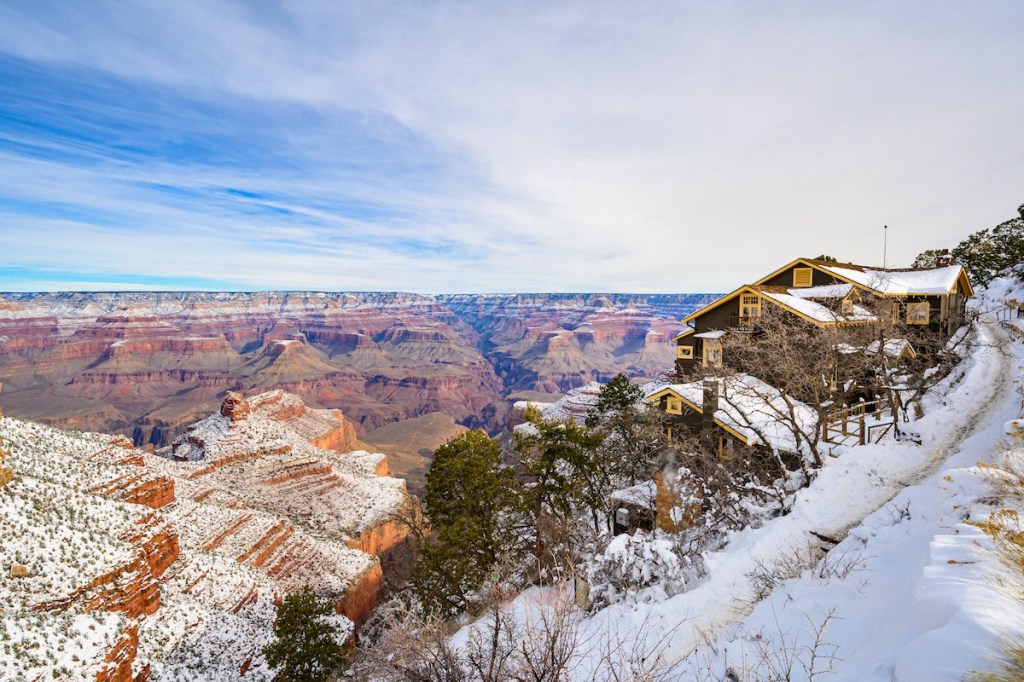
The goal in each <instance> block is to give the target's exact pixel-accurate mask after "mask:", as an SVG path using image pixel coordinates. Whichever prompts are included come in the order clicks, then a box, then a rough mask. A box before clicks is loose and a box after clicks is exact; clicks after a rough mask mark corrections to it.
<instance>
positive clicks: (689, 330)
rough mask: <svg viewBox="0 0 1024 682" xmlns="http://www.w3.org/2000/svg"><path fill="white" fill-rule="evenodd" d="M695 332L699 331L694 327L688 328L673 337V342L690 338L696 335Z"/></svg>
mask: <svg viewBox="0 0 1024 682" xmlns="http://www.w3.org/2000/svg"><path fill="white" fill-rule="evenodd" d="M695 331H697V330H696V329H694V328H693V327H687V328H686V329H684V330H683V331H681V332H679V333H678V334H676V335H675V336H674V337H672V340H673V341H678V340H679V339H682V338H685V337H687V336H689V335H690V334H692V333H694V332H695Z"/></svg>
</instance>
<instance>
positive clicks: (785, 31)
mask: <svg viewBox="0 0 1024 682" xmlns="http://www.w3.org/2000/svg"><path fill="white" fill-rule="evenodd" d="M147 5H148V6H146V7H141V6H137V7H123V6H121V5H118V6H116V7H114V6H112V5H107V4H104V3H97V4H95V5H94V4H90V5H88V6H84V5H83V6H79V7H77V8H74V7H70V6H69V7H65V6H64V5H61V6H60V10H59V12H58V11H56V10H53V9H52V8H51V9H50V10H47V9H46V8H41V9H38V10H37V14H36V16H35V17H26V15H24V14H23V13H20V12H19V13H15V12H14V11H13V10H11V9H6V10H4V9H2V8H0V45H2V46H4V48H5V49H6V50H7V51H9V52H11V53H14V54H18V55H21V56H25V57H29V58H32V59H39V60H52V61H57V62H62V63H73V64H76V65H83V66H89V67H94V68H97V69H101V70H105V71H109V72H111V73H114V74H117V75H119V76H122V77H127V78H133V79H141V80H144V81H148V82H155V83H161V84H165V85H169V86H173V87H175V88H182V89H185V90H187V91H189V92H191V93H193V95H195V96H201V97H203V98H208V99H211V100H219V99H224V98H230V97H237V96H243V97H249V98H253V99H254V100H256V101H263V102H267V103H281V102H294V103H297V104H301V105H303V106H309V107H314V108H315V109H316V110H318V111H320V112H322V113H324V114H325V115H327V116H330V115H331V113H332V112H353V111H355V112H363V113H365V114H366V115H367V116H370V117H372V116H375V115H383V116H385V117H387V118H390V119H394V120H396V121H398V122H400V123H401V124H402V125H404V126H406V127H407V128H408V129H410V130H411V131H413V132H415V133H416V134H417V135H419V136H422V137H424V138H426V139H428V140H432V141H434V143H435V144H436V146H437V150H438V152H439V153H443V154H445V155H448V156H450V158H452V159H458V160H459V167H460V168H462V169H463V170H462V171H461V172H463V173H474V174H478V175H475V176H472V177H464V178H462V179H464V180H465V183H464V184H460V183H459V182H458V180H459V178H452V179H449V180H447V181H445V182H444V183H442V184H441V185H439V186H437V187H431V188H417V187H405V188H403V189H402V191H400V192H395V187H394V185H393V184H389V185H386V186H382V185H378V184H376V182H377V180H378V178H368V179H367V182H366V184H365V186H361V187H355V188H354V187H353V186H352V184H351V183H352V181H353V178H352V177H351V176H344V177H340V176H339V177H336V178H333V179H332V178H317V177H302V178H297V179H295V180H294V182H295V185H296V187H297V191H294V192H293V193H292V194H293V195H294V196H297V197H299V201H298V203H297V205H295V206H293V208H295V209H296V210H299V211H307V212H309V213H310V214H311V215H312V217H315V218H316V219H317V220H318V221H322V222H323V225H321V226H319V227H316V228H313V227H296V226H294V225H293V226H287V229H282V230H281V231H280V232H277V233H276V236H277V237H278V238H280V239H283V240H284V241H285V242H287V243H296V242H297V241H299V240H314V241H315V240H317V239H322V240H323V241H324V245H323V246H322V247H320V246H319V245H317V248H316V249H315V250H316V251H318V253H317V254H315V255H312V254H310V253H307V252H302V253H300V252H297V251H292V252H289V251H287V250H286V251H283V252H280V253H276V254H275V256H274V259H273V261H272V262H267V261H266V260H265V259H262V256H261V252H260V251H259V249H257V248H255V247H254V246H253V245H251V244H246V243H244V242H243V243H238V242H235V241H232V239H234V237H237V236H238V235H239V234H245V233H246V232H247V231H249V230H251V231H249V232H248V237H249V238H250V239H251V240H255V238H256V237H257V235H258V236H260V237H262V238H266V237H268V236H274V235H275V232H274V230H275V228H274V226H273V224H268V223H258V224H249V223H246V222H244V221H241V220H240V219H239V218H238V217H237V216H217V220H218V227H217V228H216V229H214V228H212V227H211V226H209V225H194V224H191V223H190V222H189V221H194V218H195V216H194V215H188V214H187V213H185V212H181V211H178V210H176V208H175V207H174V206H168V205H160V206H153V205H151V204H150V203H149V202H151V201H152V199H151V198H150V197H146V196H139V195H134V194H127V195H126V194H125V193H124V192H122V191H116V192H115V191H111V190H109V189H107V190H104V188H103V187H88V185H89V184H90V183H89V180H88V178H86V177H84V176H83V177H82V178H81V181H82V182H83V183H84V184H83V188H85V187H88V189H87V190H86V189H83V191H82V194H83V196H82V197H80V198H79V200H81V201H87V200H90V201H94V202H98V203H102V205H103V206H104V207H106V208H108V209H109V210H111V211H126V212H129V213H131V214H132V215H137V216H139V217H141V218H145V219H146V220H151V221H153V223H154V224H155V225H158V226H162V227H160V228H159V229H157V230H155V232H157V234H155V235H153V236H152V240H153V241H148V242H147V241H146V240H145V239H142V238H140V241H139V242H138V243H137V244H136V243H134V242H133V240H122V239H120V238H118V239H117V241H118V243H117V244H112V245H111V248H114V249H116V251H117V254H118V258H112V259H111V260H112V261H115V262H114V263H111V265H110V267H116V262H123V261H119V258H128V259H130V252H129V251H128V248H129V247H144V246H145V244H147V243H148V244H158V245H159V246H158V247H157V248H159V249H160V250H161V252H166V251H164V249H171V252H172V253H173V248H174V247H173V245H172V244H168V243H166V242H168V241H169V240H170V239H171V238H170V236H169V235H170V234H173V229H174V226H175V225H176V224H188V226H189V234H190V235H192V236H191V237H190V238H195V239H200V240H205V239H209V240H212V241H211V244H210V246H209V248H210V249H212V250H214V251H216V250H217V249H222V248H224V245H225V244H228V243H230V244H232V248H233V249H234V252H235V253H237V260H238V262H237V264H231V263H223V262H218V260H217V259H216V258H205V257H204V256H203V255H202V253H196V252H192V251H190V250H186V251H183V252H181V253H180V254H179V257H178V258H168V259H166V261H167V262H166V263H164V264H162V265H160V264H153V265H152V266H151V267H154V268H163V270H164V271H165V272H166V273H167V274H174V273H175V272H181V273H185V272H186V271H188V272H189V273H190V274H191V273H192V271H202V270H203V269H205V268H210V267H217V268H218V270H219V271H220V272H221V273H222V275H223V276H226V277H239V278H241V279H238V280H237V281H239V282H249V283H251V285H256V284H257V283H262V282H267V284H268V285H270V286H277V284H276V283H280V286H287V287H290V288H295V287H299V288H321V287H322V288H382V289H396V288H397V289H413V290H419V291H440V290H467V289H470V290H495V289H499V290H538V289H542V290H592V289H602V290H614V289H623V290H626V289H628V290H648V291H653V290H660V291H665V290H691V291H692V290H726V289H731V288H733V286H734V285H736V284H738V283H739V282H740V281H742V280H745V279H749V278H750V277H751V276H753V275H757V274H760V273H762V272H763V271H768V270H770V269H771V268H772V267H773V266H775V265H776V264H777V263H779V262H782V261H785V260H788V259H789V258H791V257H794V256H796V255H806V256H815V255H817V254H818V253H820V252H827V253H831V254H832V255H835V256H837V257H840V258H842V259H850V260H854V261H863V262H868V263H878V262H879V261H880V260H881V251H882V245H881V240H882V225H883V224H888V225H890V230H889V233H890V234H889V238H890V242H889V256H890V259H889V263H890V265H894V264H896V265H898V264H906V263H909V261H910V260H911V259H912V258H913V257H914V255H915V254H916V253H917V252H919V251H921V250H923V249H925V248H929V247H935V246H952V245H954V244H955V243H956V242H957V241H959V239H961V238H962V237H963V236H965V235H966V234H967V233H969V232H971V231H974V230H977V229H980V228H983V227H989V226H992V225H994V224H995V223H997V222H999V221H1000V220H1003V219H1006V218H1008V217H1010V216H1011V215H1013V213H1014V212H1015V207H1016V206H1017V204H1019V203H1020V202H1021V201H1024V196H1022V195H1021V188H1022V187H1024V163H1022V161H1021V159H1024V136H1021V135H1019V115H1020V112H1021V111H1022V110H1024V92H1022V90H1021V88H1020V87H1019V85H1020V83H1021V82H1024V73H1022V66H1021V64H1022V63H1024V60H1022V59H1021V50H1020V42H1019V36H1018V35H1017V34H1016V32H1015V31H1014V30H1012V29H1010V28H1009V27H1013V26H1019V25H1021V23H1022V20H1024V9H1022V7H1021V6H1020V5H1019V4H1015V3H1007V4H1003V5H999V4H986V5H985V6H977V5H964V4H955V3H954V4H934V3H927V4H925V3H921V4H917V5H900V6H892V5H890V4H888V3H871V4H869V3H863V4H857V5H852V6H838V7H837V6H824V5H819V4H814V3H811V4H789V5H784V6H768V5H764V4H727V3H717V4H712V5H697V4H689V3H611V2H559V3H440V4H424V3H407V4H404V5H379V4H375V3H366V4H359V3H335V2H290V3H286V4H284V5H282V6H281V7H279V8H278V9H275V10H273V11H266V10H264V11H261V12H256V11H255V10H253V9H250V8H249V6H248V5H247V4H246V3H237V4H233V3H226V2H207V1H203V2H182V3H173V4H168V5H163V6H160V5H157V6H152V5H151V4H147ZM372 120H373V119H372V118H370V119H368V121H370V122H371V125H372ZM290 134H291V135H293V136H297V137H294V138H293V139H292V140H291V142H292V143H293V144H303V145H304V148H307V149H315V148H316V146H317V145H318V143H319V142H322V138H321V137H320V136H318V131H317V130H309V131H306V133H304V134H297V133H295V132H294V131H290ZM332 150H333V147H331V146H330V145H327V146H326V147H325V152H327V151H332ZM311 153H312V152H311ZM161 173H166V175H167V177H168V179H169V180H170V181H173V182H178V183H180V182H181V181H182V178H181V177H180V169H179V170H176V169H174V168H166V169H158V170H157V172H156V173H155V174H156V175H160V174H161ZM62 178H63V176H62V175H60V176H59V177H55V178H54V179H53V183H54V187H55V188H56V187H57V186H58V185H60V184H61V183H62V182H65V183H66V180H62ZM246 180H247V183H248V184H247V185H246V186H250V187H251V186H257V187H258V186H259V185H260V180H259V178H247V179H246ZM230 181H231V179H230V178H228V179H225V178H216V177H200V178H194V179H192V182H194V183H195V184H197V185H213V184H217V183H220V184H222V185H224V186H232V185H231V182H230ZM342 182H344V183H345V186H344V187H341V186H340V183H342ZM267 184H268V187H267V189H268V190H271V191H278V192H281V191H284V190H287V189H289V188H288V186H287V184H285V183H284V181H283V179H282V178H281V177H276V178H270V179H268V180H267ZM65 186H66V184H65ZM44 189H45V188H44ZM424 189H427V190H433V191H434V192H436V193H432V192H431V191H426V192H424ZM25 191H26V192H28V191H30V190H29V189H26V190H25ZM351 191H356V192H357V194H358V195H359V196H360V197H363V198H366V199H367V200H368V201H373V202H380V203H382V204H389V203H394V204H396V205H399V206H401V207H402V209H403V212H408V214H411V215H415V216H421V219H419V220H408V219H402V220H389V221H382V222H378V223H367V224H365V225H352V224H350V223H346V221H345V220H343V219H341V218H338V217H337V216H332V215H330V212H329V210H327V211H319V210H311V209H309V208H308V207H304V206H303V205H302V198H304V197H309V196H311V195H314V194H316V193H317V192H322V193H323V195H326V196H330V195H331V194H334V193H337V192H351ZM85 195H88V197H89V198H88V199H87V198H86V196H85ZM313 214H315V215H313ZM343 223H344V224H343ZM304 230H305V232H304ZM332 230H337V231H338V233H342V234H345V233H346V232H345V230H362V231H363V232H366V233H376V236H378V237H379V238H380V242H379V243H377V244H367V243H362V242H359V241H358V240H356V241H354V242H353V244H352V246H351V247H349V248H346V247H345V246H343V245H331V244H330V243H329V242H330V235H331V234H332ZM211 233H213V234H211ZM225 233H230V234H231V238H230V239H229V238H228V237H226V236H225ZM96 237H97V239H99V240H100V241H101V242H102V243H106V242H107V241H112V240H104V239H103V235H96ZM414 239H421V240H423V241H425V242H427V243H431V244H434V243H440V242H442V241H443V242H444V245H445V246H446V249H442V250H441V251H444V252H439V253H438V254H437V255H436V256H434V257H432V258H431V257H425V256H418V255H410V254H403V253H401V249H399V248H393V249H388V248H386V246H385V244H386V243H387V242H388V240H391V241H392V243H393V244H395V245H396V247H397V246H399V245H401V244H402V243H403V242H407V241H410V240H414ZM161 240H162V241H161ZM4 241H6V238H4ZM26 248H27V247H26ZM460 250H463V251H465V252H467V253H471V254H472V255H473V258H472V259H469V258H466V257H462V258H460V257H459V252H460ZM55 257H58V256H56V255H55ZM94 257H96V258H102V255H101V254H95V255H94ZM65 258H66V259H67V260H70V258H67V255H65ZM129 262H130V260H129ZM330 282H339V283H338V284H335V285H332V284H330Z"/></svg>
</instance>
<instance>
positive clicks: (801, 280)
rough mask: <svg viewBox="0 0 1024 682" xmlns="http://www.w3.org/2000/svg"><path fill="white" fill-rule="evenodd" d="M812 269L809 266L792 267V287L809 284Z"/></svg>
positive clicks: (812, 273) (812, 272)
mask: <svg viewBox="0 0 1024 682" xmlns="http://www.w3.org/2000/svg"><path fill="white" fill-rule="evenodd" d="M813 275H814V270H813V269H811V268H793V288H795V289H802V288H804V287H809V286H811V279H812V277H813Z"/></svg>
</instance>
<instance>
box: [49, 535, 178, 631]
mask: <svg viewBox="0 0 1024 682" xmlns="http://www.w3.org/2000/svg"><path fill="white" fill-rule="evenodd" d="M122 539H123V540H126V541H128V542H130V543H131V544H132V545H133V546H135V547H136V548H137V550H136V555H135V557H134V558H133V560H132V561H130V562H128V563H125V564H122V565H120V566H117V567H115V568H113V569H111V570H109V571H107V572H105V573H103V574H102V575H98V576H96V577H94V578H92V579H91V580H90V581H89V582H87V583H85V584H83V585H81V586H80V587H78V588H77V589H75V590H74V591H73V592H71V593H70V594H68V595H66V596H65V597H62V598H60V599H54V600H50V601H45V602H41V603H38V604H36V605H35V606H34V607H33V609H34V610H36V611H66V610H67V609H69V608H71V606H72V605H75V606H77V607H78V608H80V609H81V610H83V611H111V612H115V613H121V614H123V615H125V616H127V617H128V618H136V617H138V616H141V615H144V614H145V615H149V614H153V613H155V612H156V610H157V609H159V608H160V582H159V578H160V576H162V575H163V574H164V572H165V571H166V570H167V568H168V567H169V566H170V565H171V564H173V563H174V562H175V561H176V560H177V558H178V552H179V546H178V534H177V532H176V531H175V530H174V529H173V528H171V527H170V526H168V525H167V524H165V523H162V522H160V521H159V520H157V519H156V518H155V517H152V516H147V517H145V518H143V519H142V520H141V521H140V525H139V526H138V528H137V529H135V530H134V531H132V533H131V534H129V535H126V536H124V537H123V538H122Z"/></svg>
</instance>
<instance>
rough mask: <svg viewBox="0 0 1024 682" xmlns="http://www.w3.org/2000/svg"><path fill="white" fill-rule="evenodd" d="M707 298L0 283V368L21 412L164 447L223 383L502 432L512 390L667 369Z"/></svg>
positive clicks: (375, 424)
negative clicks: (45, 288)
mask: <svg viewBox="0 0 1024 682" xmlns="http://www.w3.org/2000/svg"><path fill="white" fill-rule="evenodd" d="M707 300H709V299H708V297H706V296H670V295H650V296H644V297H638V296H622V295H613V294H601V295H598V294H530V295H508V296H499V295H493V296H473V295H458V296H435V297H430V296H419V295H415V294H384V293H379V294H374V293H366V294H326V293H273V292H270V293H248V294H222V293H185V294H181V293H176V294H170V293H119V294H118V293H115V294H104V293H53V294H0V310H2V311H3V313H4V314H3V316H0V337H3V338H4V339H5V341H4V343H3V345H2V346H0V381H4V382H6V383H8V385H9V396H8V400H7V405H8V411H9V412H10V413H12V414H14V415H16V416H19V417H24V418H31V419H37V420H41V421H44V422H46V423H48V424H52V425H55V426H59V427H62V428H79V429H86V430H91V431H104V432H119V433H122V434H124V435H127V436H130V437H131V438H132V439H133V440H134V442H135V443H136V444H139V445H142V444H151V445H154V446H157V447H161V446H165V445H168V444H170V442H171V441H172V440H174V438H176V437H177V436H179V435H180V434H181V433H182V431H183V430H184V428H185V427H186V426H187V425H188V424H190V423H192V422H193V421H195V420H196V419H199V418H201V417H202V416H204V415H205V414H208V413H209V412H210V411H213V410H214V409H216V408H217V406H218V405H219V404H220V398H221V396H222V395H223V393H224V391H226V390H232V391H242V392H248V393H258V392H260V391H264V390H267V389H271V388H280V389H284V390H286V391H288V392H290V393H294V394H297V395H299V396H300V397H301V398H302V399H303V400H304V401H305V402H306V403H307V404H309V405H311V406H317V407H328V408H332V409H340V410H341V411H342V412H343V413H344V414H345V416H346V418H347V419H348V420H350V421H351V422H352V424H353V425H354V428H355V429H356V430H357V431H358V432H359V433H360V434H366V433H368V432H370V431H372V430H374V429H376V428H379V427H381V426H384V425H386V424H389V423H392V422H396V421H399V420H404V419H410V418H415V417H420V416H423V415H427V414H431V413H435V412H441V413H444V414H447V415H449V416H451V417H452V418H453V419H454V420H455V421H456V422H458V423H460V424H463V425H465V426H467V427H482V428H485V429H488V430H490V431H492V432H493V431H495V430H497V429H499V428H501V427H502V426H504V423H505V420H506V418H507V416H508V411H509V408H508V402H507V400H506V399H505V395H507V394H508V393H509V392H510V391H516V390H521V389H538V390H543V391H548V392H552V391H557V392H562V391H565V390H568V389H571V388H573V387H576V386H579V385H582V384H585V383H587V382H589V381H592V380H595V379H607V378H608V377H611V376H613V375H614V374H616V373H618V372H626V373H627V374H629V375H636V376H639V375H648V376H650V375H652V374H653V373H656V372H658V371H661V369H662V368H664V367H665V366H670V365H671V363H672V353H673V352H674V349H673V347H672V344H671V342H670V339H671V337H672V336H673V335H674V334H675V333H676V331H678V323H677V320H678V319H679V317H681V316H682V315H685V314H686V313H688V312H691V311H692V310H694V309H695V308H696V307H699V306H700V305H701V304H703V303H706V302H707ZM348 437H349V436H346V437H345V438H348ZM343 440H344V439H343ZM331 447H339V448H344V447H347V446H346V445H343V444H341V443H340V442H339V443H337V444H335V445H331Z"/></svg>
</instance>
